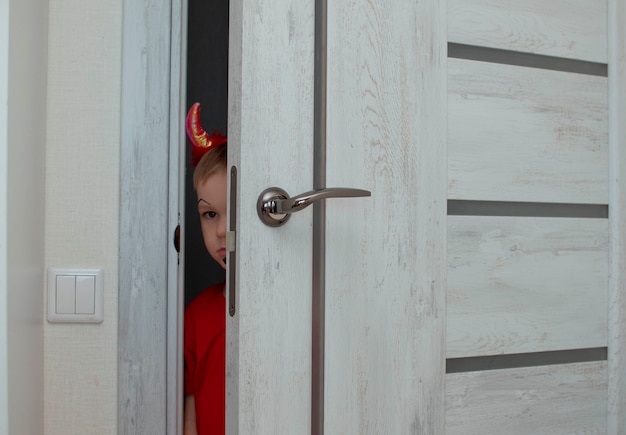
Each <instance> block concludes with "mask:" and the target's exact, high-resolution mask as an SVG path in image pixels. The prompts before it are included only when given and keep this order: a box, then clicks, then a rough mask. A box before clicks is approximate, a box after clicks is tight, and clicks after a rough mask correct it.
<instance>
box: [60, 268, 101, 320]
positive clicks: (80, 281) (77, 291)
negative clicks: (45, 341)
mask: <svg viewBox="0 0 626 435" xmlns="http://www.w3.org/2000/svg"><path fill="white" fill-rule="evenodd" d="M103 276H104V274H103V271H102V269H60V268H54V267H53V268H50V269H49V270H48V321H49V322H95V323H99V322H102V319H103V303H104V294H103V288H104V286H103Z"/></svg>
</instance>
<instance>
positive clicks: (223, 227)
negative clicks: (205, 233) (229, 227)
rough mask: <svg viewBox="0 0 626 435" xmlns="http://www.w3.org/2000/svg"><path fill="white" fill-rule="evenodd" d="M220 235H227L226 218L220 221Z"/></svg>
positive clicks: (218, 227) (218, 229) (218, 232)
mask: <svg viewBox="0 0 626 435" xmlns="http://www.w3.org/2000/svg"><path fill="white" fill-rule="evenodd" d="M217 235H218V237H226V218H222V219H220V223H219V225H218V226H217Z"/></svg>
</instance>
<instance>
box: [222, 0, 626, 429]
mask: <svg viewBox="0 0 626 435" xmlns="http://www.w3.org/2000/svg"><path fill="white" fill-rule="evenodd" d="M319 4H320V3H318V6H319ZM322 9H323V8H322ZM610 11H612V12H610ZM321 12H326V13H327V15H326V16H327V29H328V33H327V37H328V39H327V41H326V42H327V43H326V46H325V52H326V53H327V63H326V64H325V65H323V68H321V69H320V70H318V71H316V69H315V62H314V59H315V52H316V48H315V46H314V41H315V29H316V28H315V23H316V21H315V18H316V14H317V16H318V17H319V16H320V15H319V14H320V10H319V9H318V10H316V4H315V3H314V2H313V1H307V2H300V1H289V0H257V1H254V2H253V1H246V0H242V1H240V2H231V18H230V19H231V42H230V47H231V48H230V50H231V51H230V56H231V60H230V70H229V71H230V75H231V81H230V88H229V96H230V97H229V98H230V103H229V106H230V108H229V123H230V125H229V143H230V151H229V152H230V153H231V154H230V155H229V159H230V162H231V163H232V165H233V166H234V167H235V168H236V172H237V177H236V180H235V178H233V179H232V183H231V193H233V194H234V203H233V204H235V208H236V219H235V220H236V223H235V224H234V225H233V226H232V228H231V230H233V231H234V235H232V237H233V239H235V240H236V243H235V252H234V254H233V259H234V260H235V261H229V268H231V271H230V274H229V292H230V293H229V295H228V296H229V299H230V298H232V301H233V303H234V306H233V308H234V311H235V312H234V315H233V316H229V318H228V325H227V340H228V349H227V355H228V356H227V359H228V363H227V395H228V397H227V400H228V402H227V414H228V416H227V417H228V418H227V429H228V431H229V433H242V434H244V433H245V434H247V433H255V434H266V433H267V434H302V433H310V432H316V431H318V429H319V425H320V424H321V426H322V427H323V429H324V431H325V433H327V434H342V433H346V434H400V433H402V434H404V433H412V434H413V433H414V434H441V433H459V434H470V433H472V434H473V433H476V434H479V433H480V434H491V433H493V434H497V433H503V431H505V432H506V433H552V434H554V433H572V432H578V433H620V432H619V431H620V430H623V427H624V426H623V424H622V423H623V419H624V417H623V416H624V408H625V405H624V403H625V402H626V401H624V398H623V397H624V393H623V392H622V391H623V388H622V389H620V388H619V387H618V386H619V385H623V382H624V379H625V378H624V374H623V373H624V366H623V359H624V351H623V349H624V344H623V343H624V335H623V332H622V331H623V328H624V326H623V325H624V316H623V312H624V310H623V307H624V302H623V301H624V297H623V290H622V288H623V284H620V282H618V281H617V280H616V278H615V277H619V276H621V274H620V271H622V270H624V258H623V254H621V252H622V249H623V242H622V240H623V230H621V229H620V227H619V225H618V224H616V223H615V220H616V219H619V216H620V215H621V214H620V210H621V209H622V208H623V199H622V197H623V194H622V193H621V192H622V190H623V189H621V186H622V185H623V181H620V180H621V166H620V165H619V164H615V165H613V166H611V167H609V161H610V160H611V159H614V161H618V162H621V161H622V160H623V157H622V158H621V159H620V155H621V154H620V151H619V149H620V134H621V140H623V130H620V129H619V127H618V125H619V122H618V121H616V119H618V114H619V113H623V112H620V108H621V107H623V100H624V97H623V78H622V77H623V76H624V70H623V60H620V59H623V43H620V42H619V41H621V40H622V39H620V38H619V32H618V31H617V30H615V29H617V26H616V25H615V24H614V23H617V22H619V21H618V19H617V18H615V17H616V16H620V14H621V16H622V17H623V16H624V11H623V6H621V3H620V2H617V1H614V0H611V1H604V0H598V1H595V0H593V1H592V0H589V1H583V0H581V1H573V2H569V1H565V0H564V1H560V2H542V1H536V2H535V1H533V2H524V3H523V5H522V3H520V2H516V1H506V2H493V1H489V0H451V1H449V2H441V1H438V0H426V1H424V2H415V1H388V0H370V1H361V0H349V1H342V2H330V4H328V6H327V11H323V10H322V11H321ZM607 16H608V17H610V18H611V20H615V21H609V23H611V26H613V27H612V28H613V32H609V30H610V29H611V27H608V28H607V24H606V23H607ZM581 17H584V18H583V19H582V20H581ZM520 23H521V24H520ZM318 47H319V46H318ZM607 53H608V54H607ZM620 53H621V54H620ZM620 56H621V57H620ZM619 62H621V64H620V63H619ZM607 65H608V69H609V70H612V71H614V75H613V77H612V81H611V82H610V83H609V79H608V78H607V73H606V71H607ZM320 77H323V78H325V81H324V83H323V84H324V85H325V86H326V92H325V94H324V95H325V97H326V104H325V107H326V112H325V113H326V118H325V119H326V122H325V123H324V124H323V125H324V126H325V128H324V130H323V133H324V134H325V135H326V138H325V139H326V140H325V143H326V152H325V154H324V156H323V157H324V158H323V163H324V165H325V171H324V174H323V175H324V176H323V179H322V180H321V183H322V184H323V185H324V186H327V187H354V188H362V189H367V190H369V191H371V194H372V196H371V197H370V198H359V199H336V200H334V199H331V200H327V202H326V205H325V207H320V208H319V209H317V210H316V211H315V213H314V211H313V210H312V207H311V208H308V209H306V210H304V211H302V212H299V213H296V214H294V215H293V216H292V218H291V220H290V221H289V222H288V223H287V224H285V225H284V226H281V227H278V228H270V227H268V226H265V225H264V224H263V223H261V221H260V220H259V218H258V217H257V211H256V204H257V198H258V196H259V194H260V193H261V191H263V190H264V189H265V188H268V187H272V186H278V187H281V188H283V189H285V190H286V191H287V192H288V193H289V194H291V195H292V196H293V195H296V194H299V193H302V192H306V191H309V190H311V189H313V188H314V187H320V186H316V185H315V183H319V182H320V180H319V179H318V178H316V177H319V174H318V173H317V172H316V169H314V166H315V164H319V162H317V160H316V159H317V158H318V154H317V153H316V151H315V149H314V137H315V135H316V134H319V131H318V132H317V133H316V126H318V125H319V124H318V123H317V120H318V118H316V116H317V115H316V112H315V110H314V97H315V89H316V88H315V86H314V84H315V80H316V79H318V80H319V79H320ZM609 85H610V86H609ZM610 89H613V92H615V96H612V94H611V90H610ZM621 110H622V111H623V109H621ZM609 114H611V116H609ZM610 118H611V119H612V121H611V122H612V123H611V124H609V119H610ZM609 144H610V146H609ZM314 157H315V158H314ZM314 160H315V162H314ZM314 179H315V180H316V181H314ZM608 210H615V211H614V212H613V213H614V214H611V215H610V216H609V213H608ZM318 213H319V215H318ZM233 216H235V215H234V214H233ZM318 216H321V217H319V219H320V220H319V221H318V220H317V219H318ZM320 228H321V230H320ZM320 245H321V247H320ZM610 246H611V247H612V248H611V249H610V248H609V247H610ZM320 249H321V252H322V257H321V258H322V259H323V266H324V267H322V270H321V272H320V271H319V270H318V269H317V268H315V267H312V265H313V264H317V263H316V262H317V260H318V259H319V257H318V255H320V254H319V253H320ZM320 281H322V283H323V288H324V290H325V303H324V308H325V323H324V365H323V370H322V372H323V379H321V380H320V377H319V367H317V368H316V366H314V365H312V364H313V362H312V361H313V360H315V356H316V352H318V351H319V349H316V348H315V347H314V343H317V342H316V341H314V339H313V338H312V337H315V336H316V331H317V330H318V328H319V327H320V324H319V322H317V317H314V315H313V314H312V311H313V310H314V304H313V302H312V300H314V298H313V297H312V294H311V293H312V288H314V287H315V286H316V285H317V283H319V282H320ZM315 288H317V287H315ZM233 291H236V293H232V292H233ZM313 325H315V326H313ZM446 371H447V374H446ZM319 382H322V385H323V391H324V394H323V411H324V412H323V423H320V421H322V420H321V418H322V417H321V415H322V413H319V412H317V411H318V409H317V408H316V406H318V404H319V402H318V401H317V399H316V391H318V387H319ZM504 428H506V429H504Z"/></svg>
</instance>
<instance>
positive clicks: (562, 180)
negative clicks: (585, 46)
mask: <svg viewBox="0 0 626 435" xmlns="http://www.w3.org/2000/svg"><path fill="white" fill-rule="evenodd" d="M607 97H608V96H607V78H606V77H598V76H591V75H585V74H575V73H568V72H563V71H549V70H546V69H539V68H529V67H522V66H514V65H503V64H498V63H489V62H477V61H472V60H465V59H450V60H449V61H448V108H449V111H448V114H449V119H448V126H449V142H448V143H449V156H450V158H449V167H448V170H449V179H450V182H449V187H448V197H449V198H450V199H473V200H488V201H537V202H559V203H590V204H606V202H607V200H608V131H607V126H608V108H607Z"/></svg>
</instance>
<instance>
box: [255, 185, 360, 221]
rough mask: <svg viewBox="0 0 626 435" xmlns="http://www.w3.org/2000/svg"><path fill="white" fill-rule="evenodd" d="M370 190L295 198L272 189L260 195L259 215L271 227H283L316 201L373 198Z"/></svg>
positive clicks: (327, 191) (314, 192)
mask: <svg viewBox="0 0 626 435" xmlns="http://www.w3.org/2000/svg"><path fill="white" fill-rule="evenodd" d="M371 195H372V193H371V192H370V191H368V190H362V189H352V188H344V187H331V188H327V189H317V190H311V191H310V192H306V193H303V194H301V195H298V196H294V197H293V198H290V197H289V194H288V193H287V192H285V191H284V190H283V189H281V188H280V187H270V188H269V189H265V190H264V191H263V192H261V194H260V195H259V199H258V200H257V213H258V215H259V218H261V221H263V223H264V224H265V225H269V226H270V227H278V226H280V225H283V224H284V223H285V222H287V221H288V220H289V218H290V217H291V213H294V212H296V211H300V210H302V209H305V208H307V207H308V206H310V205H311V204H313V203H314V202H316V201H320V200H322V199H326V198H352V197H358V196H371Z"/></svg>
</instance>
